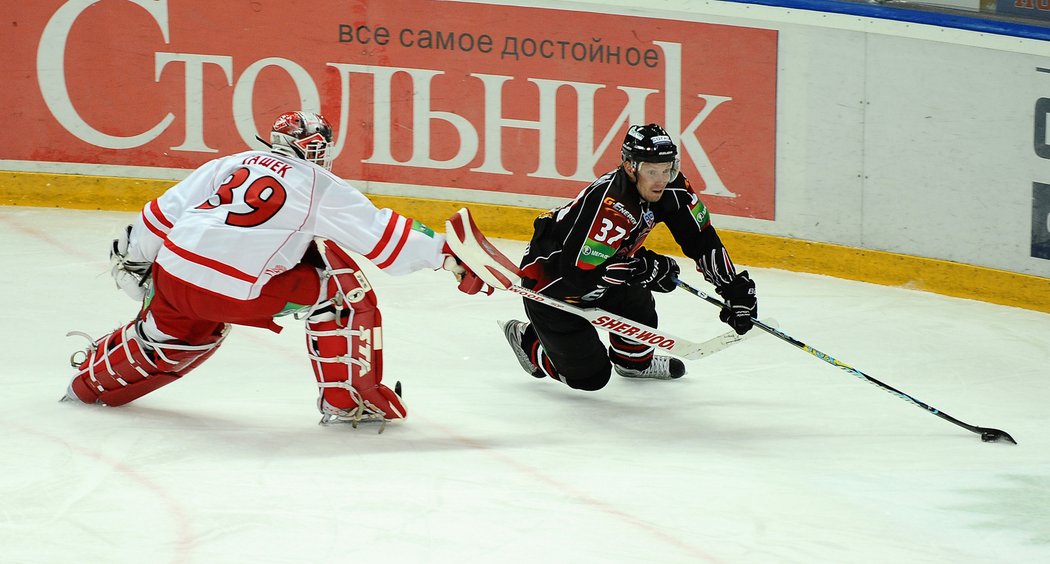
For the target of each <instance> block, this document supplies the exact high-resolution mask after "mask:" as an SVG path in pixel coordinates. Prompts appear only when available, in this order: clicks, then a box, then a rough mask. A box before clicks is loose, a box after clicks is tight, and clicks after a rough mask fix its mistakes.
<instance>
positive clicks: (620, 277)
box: [600, 258, 638, 288]
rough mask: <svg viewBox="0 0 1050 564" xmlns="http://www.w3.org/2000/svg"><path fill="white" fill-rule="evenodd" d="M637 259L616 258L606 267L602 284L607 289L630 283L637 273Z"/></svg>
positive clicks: (605, 265) (607, 263) (603, 271)
mask: <svg viewBox="0 0 1050 564" xmlns="http://www.w3.org/2000/svg"><path fill="white" fill-rule="evenodd" d="M637 263H638V261H637V259H634V258H629V259H620V258H614V259H612V260H610V261H608V262H606V263H605V264H604V265H602V266H603V267H604V269H603V270H602V280H601V282H600V284H601V285H602V286H605V287H606V288H608V287H610V286H622V285H624V284H628V283H630V281H631V280H632V279H633V278H634V275H635V272H636V264H637Z"/></svg>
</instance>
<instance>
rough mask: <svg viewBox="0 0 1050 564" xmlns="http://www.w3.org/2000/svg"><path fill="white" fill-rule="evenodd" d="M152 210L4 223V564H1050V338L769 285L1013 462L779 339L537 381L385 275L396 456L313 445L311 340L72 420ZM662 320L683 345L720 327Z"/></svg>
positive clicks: (485, 331)
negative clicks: (118, 240) (72, 389)
mask: <svg viewBox="0 0 1050 564" xmlns="http://www.w3.org/2000/svg"><path fill="white" fill-rule="evenodd" d="M132 217H133V215H132V214H126V213H115V212H80V211H68V210H49V209H33V208H0V233H2V243H3V244H2V247H0V253H2V255H3V256H2V262H3V264H4V265H5V266H4V267H3V268H2V269H0V287H2V288H3V292H2V299H3V308H2V310H0V311H2V313H0V315H2V316H3V320H4V321H3V340H4V347H3V351H4V353H3V357H2V358H3V363H2V367H0V379H2V380H0V383H2V390H3V393H2V394H0V424H2V426H3V432H2V433H0V453H3V454H2V456H3V461H4V463H3V465H2V469H3V471H2V476H0V561H3V562H12V563H30V562H43V563H52V562H54V563H66V562H78V563H79V562H105V563H125V562H126V563H141V562H154V563H164V562H178V563H211V562H256V563H259V562H280V563H285V562H288V563H291V562H296V563H298V562H350V561H382V562H500V563H503V562H530V563H531V562H541V561H542V562H661V563H665V562H730V563H747V564H752V563H778V564H779V563H794V562H797V563H805V564H811V563H825V562H826V563H845V562H849V563H868V562H870V563H883V562H901V563H924V562H930V563H948V562H950V563H981V564H984V563H999V562H1003V563H1006V562H1009V563H1022V562H1023V563H1028V562H1031V563H1044V562H1050V440H1048V429H1050V409H1048V406H1050V384H1048V382H1047V377H1048V376H1050V315H1047V314H1043V313H1037V312H1032V311H1026V310H1021V309H1015V308H1008V307H1001V306H995V305H990V304H986V303H981V302H977V301H969V300H960V299H954V298H948V297H944V296H939V295H934V294H928V293H922V292H917V291H911V290H905V289H897V288H886V287H882V286H875V285H869V284H862V283H856V282H848V281H842V280H837V279H832V278H827V277H822V276H816V275H807V274H797V273H789V272H784V271H778V270H769V269H758V268H752V269H750V270H751V273H752V277H753V278H754V279H755V280H756V281H757V284H758V292H759V297H760V307H761V314H762V315H763V316H771V317H775V318H776V319H777V320H778V321H779V323H780V327H781V329H782V330H783V331H785V332H786V333H788V334H790V335H792V336H794V337H796V338H798V339H800V340H802V341H804V342H806V343H807V344H809V345H811V346H813V347H816V348H818V349H820V350H822V351H824V352H826V353H828V354H831V355H832V356H835V357H836V358H838V359H839V360H842V361H843V362H847V363H849V364H851V365H853V366H855V367H856V368H858V369H860V370H862V371H864V372H866V373H868V374H870V375H871V376H873V377H875V378H878V379H880V380H882V381H883V382H886V383H887V384H889V385H892V386H895V387H897V388H899V389H901V390H902V391H904V392H906V393H908V394H911V395H912V396H914V397H916V398H918V399H920V400H922V401H924V402H926V403H928V404H930V405H932V406H934V407H936V408H939V409H941V410H944V411H946V412H947V413H949V414H950V415H952V416H954V417H956V418H958V419H961V420H963V421H965V422H967V423H970V424H974V425H980V426H990V427H998V428H1001V429H1004V430H1006V431H1008V432H1009V433H1011V434H1012V435H1013V436H1014V437H1015V438H1016V439H1017V440H1018V442H1019V443H1020V444H1019V445H1018V446H1013V445H1007V444H986V443H982V442H981V440H980V438H979V437H978V436H977V435H975V434H973V433H970V432H968V431H966V430H964V429H962V428H959V427H957V426H955V425H952V424H950V423H948V422H946V421H943V420H941V419H939V418H937V417H935V416H933V415H931V414H929V413H927V412H925V411H924V410H922V409H919V408H917V407H916V406H914V405H911V404H909V403H907V402H905V401H902V400H901V399H900V398H897V397H894V396H892V395H890V394H887V393H884V392H882V391H880V390H879V389H877V388H875V387H873V386H871V385H868V384H867V383H865V382H863V381H860V380H858V379H856V378H854V377H851V376H850V375H849V374H846V373H844V372H842V371H840V370H838V369H836V368H834V367H832V366H830V365H828V364H826V363H823V362H821V361H819V360H817V359H816V358H813V357H812V356H810V355H808V354H805V353H804V352H802V351H799V350H797V349H795V348H793V347H791V346H790V345H788V344H786V343H784V342H781V341H779V340H777V339H775V338H773V337H770V336H768V335H763V336H760V337H759V338H756V339H751V340H748V341H745V342H744V343H741V344H740V345H737V346H735V347H733V348H730V349H728V350H726V351H724V352H722V353H719V354H717V355H714V356H712V357H708V358H704V359H701V360H698V361H694V362H687V367H688V370H689V374H688V375H686V377H684V378H682V379H681V380H674V381H633V380H627V379H623V378H617V377H615V376H614V380H613V381H612V382H611V383H610V384H609V385H608V386H607V387H606V388H605V389H604V390H601V391H599V392H595V393H584V392H577V391H573V390H570V389H568V388H567V387H565V386H563V385H561V384H559V383H556V382H554V381H550V380H535V379H533V378H531V377H529V376H528V375H526V374H524V373H523V372H522V371H521V369H520V367H519V366H518V363H517V362H516V361H515V359H514V356H513V355H512V353H511V352H510V350H509V348H508V347H507V345H506V342H505V341H504V339H503V335H502V334H501V332H500V330H499V328H498V327H497V326H496V320H497V319H509V318H514V317H517V318H521V316H522V315H523V312H522V306H521V303H520V300H519V299H518V298H516V297H515V296H513V295H510V294H497V295H494V296H491V297H481V296H466V295H463V294H460V293H458V292H457V291H456V289H455V285H454V284H453V283H452V281H451V278H450V276H449V275H448V273H446V272H421V273H417V274H413V275H410V276H405V277H392V276H388V275H386V274H384V273H381V272H378V271H376V270H375V269H374V268H369V269H368V272H369V277H370V279H371V280H372V283H373V284H374V285H375V286H376V288H377V293H378V296H379V300H380V306H381V308H382V314H383V320H384V345H385V356H384V360H385V365H386V372H385V381H386V382H388V383H393V382H394V381H395V380H400V381H401V382H402V384H403V386H404V391H405V399H406V403H407V405H408V407H409V410H410V417H409V419H408V420H406V421H404V422H400V423H396V424H391V425H388V426H387V428H386V431H385V432H384V433H383V434H382V435H378V434H376V433H375V429H374V428H365V427H362V428H359V429H357V430H353V429H351V428H349V427H343V426H337V427H320V426H318V425H317V421H318V419H319V416H318V414H317V412H316V408H315V403H314V402H315V397H316V387H315V385H314V380H313V376H312V373H311V371H310V368H309V365H308V363H307V360H306V357H305V352H304V345H303V335H302V328H301V326H300V324H299V322H296V321H294V320H291V319H286V320H282V321H281V324H282V325H283V326H285V327H286V330H285V331H284V332H283V333H282V334H280V335H277V334H272V333H269V332H266V331H264V330H259V329H251V328H244V327H236V328H235V329H234V331H233V332H232V334H231V335H230V337H229V339H228V340H227V341H226V344H225V345H224V346H223V347H222V349H220V350H219V351H218V352H217V354H216V355H215V356H214V357H213V358H212V359H211V360H210V361H209V362H207V363H206V364H205V365H203V366H202V367H201V368H199V369H197V370H196V371H194V372H193V373H192V374H190V375H187V376H186V377H185V378H184V379H183V380H182V381H179V382H176V383H174V384H172V385H170V386H168V387H166V388H163V389H162V390H159V391H157V392H156V393H154V394H151V395H149V396H146V397H144V398H142V399H140V400H138V401H137V402H135V403H133V404H131V405H128V406H125V407H123V408H103V407H97V406H84V405H78V404H70V403H59V402H58V399H59V398H60V397H61V396H62V395H63V393H64V391H65V387H66V384H67V382H68V379H69V377H70V375H71V368H70V367H69V364H68V359H69V355H70V354H71V353H73V352H74V351H76V350H78V349H81V348H82V347H83V345H84V344H85V342H84V341H83V339H80V338H73V337H66V336H65V334H66V332H68V331H71V330H79V331H85V332H87V333H89V334H91V335H93V336H98V335H100V334H102V333H104V332H107V331H109V330H111V329H113V328H115V327H117V326H118V325H120V324H121V323H124V322H125V321H127V320H128V319H130V318H131V317H132V316H133V314H134V312H135V309H136V304H134V303H133V302H131V300H129V299H128V298H127V297H126V296H124V294H123V293H121V292H120V291H118V290H116V289H115V288H114V287H113V284H112V282H111V279H110V278H109V274H108V260H107V256H106V249H107V246H108V244H109V241H110V239H112V238H113V237H114V236H115V234H116V233H117V231H118V229H119V228H120V227H121V226H122V225H123V224H125V223H126V222H128V221H130V219H131V218H132ZM482 228H484V226H482ZM496 244H497V245H499V246H500V247H501V248H502V249H503V250H504V251H505V252H506V253H507V254H508V255H510V256H511V257H518V256H520V255H521V251H522V248H523V244H522V243H520V242H515V241H499V240H498V241H496ZM682 264H683V267H686V266H687V263H686V261H685V260H683V261H682ZM368 266H369V267H370V266H371V265H368ZM684 270H685V272H686V274H685V275H684V276H685V278H686V279H687V280H688V281H690V282H691V283H693V284H694V285H696V286H697V287H700V288H701V289H705V290H709V287H707V286H706V285H705V284H704V282H703V280H702V278H701V277H700V276H699V275H697V274H696V273H695V272H693V271H692V269H691V268H685V269H684ZM658 302H659V306H660V311H661V312H662V319H661V327H663V328H665V329H666V330H668V331H670V332H672V333H678V334H681V335H683V336H685V335H688V336H689V337H690V338H691V339H694V340H703V339H706V338H708V337H711V336H714V335H716V334H718V333H721V332H722V331H723V330H724V327H725V326H724V325H721V324H720V323H719V322H718V321H717V310H716V309H715V308H714V307H712V306H710V305H709V304H706V303H704V302H703V301H701V300H699V299H697V298H696V297H695V296H692V295H690V294H687V293H686V292H683V291H677V292H674V293H671V294H667V295H660V296H659V297H658Z"/></svg>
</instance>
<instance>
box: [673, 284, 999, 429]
mask: <svg viewBox="0 0 1050 564" xmlns="http://www.w3.org/2000/svg"><path fill="white" fill-rule="evenodd" d="M677 284H678V287H679V288H682V289H684V290H685V291H687V292H689V293H690V294H693V295H695V296H697V297H699V298H700V299H702V300H704V301H706V302H707V303H709V304H711V305H715V306H718V307H720V308H721V307H725V304H724V303H723V302H722V301H721V300H719V299H718V298H714V297H711V296H709V295H707V294H705V293H704V292H702V291H700V290H697V289H696V288H694V287H692V286H690V285H689V284H686V283H685V282H683V281H681V280H678V281H677ZM752 322H754V324H755V327H758V328H759V329H761V330H763V331H765V332H766V333H769V334H770V335H773V336H774V337H776V338H778V339H780V340H782V341H784V342H786V343H790V344H792V345H794V346H795V347H798V348H800V349H802V350H803V351H805V352H808V353H809V354H811V355H813V356H815V357H817V358H819V359H820V360H823V361H824V362H826V363H828V364H830V365H832V366H837V367H838V368H841V369H842V370H845V371H846V372H848V373H850V374H852V375H853V376H856V377H857V378H860V379H862V380H864V381H866V382H868V383H869V384H873V385H875V386H876V387H878V388H880V389H882V390H884V391H886V392H889V393H891V394H893V395H894V396H897V397H898V398H900V399H902V400H904V401H906V402H908V403H911V404H912V405H915V406H918V407H921V408H922V409H925V410H926V411H928V412H930V413H932V414H934V415H936V416H937V417H940V418H941V419H944V420H945V421H948V422H949V423H953V424H955V425H958V426H960V427H962V428H963V429H966V430H967V431H970V432H971V433H977V434H978V435H980V436H981V440H982V441H984V442H986V443H995V442H999V441H1007V442H1011V443H1013V444H1015V445H1016V444H1017V441H1015V440H1014V438H1013V437H1011V436H1010V434H1009V433H1007V432H1006V431H1003V430H1001V429H992V428H991V427H977V426H975V425H970V424H968V423H964V422H962V421H959V420H958V419H956V418H954V417H952V416H951V415H948V414H947V413H944V412H943V411H941V410H939V409H937V408H935V407H932V406H930V405H927V404H925V403H923V402H921V401H919V400H917V399H915V398H914V397H912V396H910V395H908V394H906V393H904V392H902V391H900V390H898V389H896V388H894V387H893V386H890V385H888V384H884V383H882V382H880V381H878V380H876V379H875V378H872V377H871V376H868V375H867V374H865V373H863V372H861V371H860V370H857V369H856V368H853V367H852V366H850V365H848V364H846V363H844V362H841V361H839V360H837V359H835V357H833V356H831V355H828V354H825V353H822V352H820V351H818V350H817V349H815V348H813V347H811V346H809V345H807V344H805V343H803V342H802V341H799V340H797V339H795V338H794V337H791V336H790V335H788V334H786V333H784V332H782V331H778V330H777V329H774V328H773V327H770V326H769V325H767V324H765V323H762V322H761V321H759V320H757V319H752Z"/></svg>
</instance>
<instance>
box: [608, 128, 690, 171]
mask: <svg viewBox="0 0 1050 564" xmlns="http://www.w3.org/2000/svg"><path fill="white" fill-rule="evenodd" d="M620 155H621V156H622V157H623V161H624V162H629V163H631V165H632V166H634V168H635V169H638V168H639V165H640V164H641V163H674V165H673V166H672V168H671V180H674V179H675V178H677V177H678V169H679V166H680V164H679V160H678V147H677V146H675V144H674V141H671V136H670V135H668V134H667V132H666V131H664V128H662V127H660V126H659V125H657V124H655V123H650V124H649V125H632V126H631V127H630V128H628V129H627V135H626V136H624V138H623V146H622V147H621V149H620Z"/></svg>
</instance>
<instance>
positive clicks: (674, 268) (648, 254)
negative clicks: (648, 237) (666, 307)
mask: <svg viewBox="0 0 1050 564" xmlns="http://www.w3.org/2000/svg"><path fill="white" fill-rule="evenodd" d="M634 256H635V258H636V259H637V260H638V263H637V266H636V267H635V276H634V280H633V282H634V283H636V284H638V285H639V286H641V287H643V288H648V289H650V290H652V291H654V292H665V293H666V292H670V291H671V290H674V289H675V279H676V278H678V274H679V272H681V270H680V269H679V268H678V263H677V262H675V260H674V259H673V258H671V257H668V256H664V255H661V254H659V253H654V252H653V251H650V250H649V249H646V248H642V249H640V250H639V251H638V252H637V253H635V255H634Z"/></svg>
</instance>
